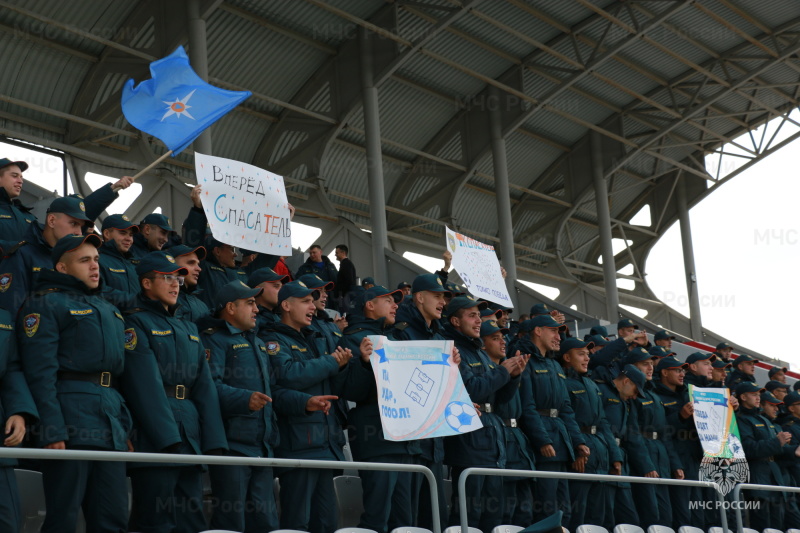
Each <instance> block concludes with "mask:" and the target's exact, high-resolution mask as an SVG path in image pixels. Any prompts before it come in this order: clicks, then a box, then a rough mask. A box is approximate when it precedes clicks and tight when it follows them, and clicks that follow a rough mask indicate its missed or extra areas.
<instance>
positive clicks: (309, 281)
mask: <svg viewBox="0 0 800 533" xmlns="http://www.w3.org/2000/svg"><path fill="white" fill-rule="evenodd" d="M297 281H302V282H303V284H305V286H306V287H308V288H309V289H315V290H320V289H325V290H326V291H331V290H333V288H334V286H335V284H334V283H333V282H332V281H323V280H322V278H321V277H319V276H317V275H316V274H303V275H302V276H300V277H299V278H297Z"/></svg>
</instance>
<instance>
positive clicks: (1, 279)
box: [0, 272, 14, 292]
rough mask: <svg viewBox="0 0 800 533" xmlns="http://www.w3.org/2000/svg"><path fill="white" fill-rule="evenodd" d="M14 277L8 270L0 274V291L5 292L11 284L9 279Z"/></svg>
mask: <svg viewBox="0 0 800 533" xmlns="http://www.w3.org/2000/svg"><path fill="white" fill-rule="evenodd" d="M12 279H14V275H13V274H11V273H10V272H8V273H6V274H0V292H6V291H7V290H8V288H9V287H10V286H11V280H12Z"/></svg>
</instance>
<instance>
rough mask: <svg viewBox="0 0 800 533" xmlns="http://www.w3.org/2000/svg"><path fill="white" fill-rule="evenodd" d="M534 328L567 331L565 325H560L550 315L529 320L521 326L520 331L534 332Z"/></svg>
mask: <svg viewBox="0 0 800 533" xmlns="http://www.w3.org/2000/svg"><path fill="white" fill-rule="evenodd" d="M534 328H556V329H558V330H559V331H560V330H562V329H567V326H566V325H565V324H559V323H558V322H556V319H555V318H553V317H551V316H550V315H539V316H535V317H533V318H529V319H528V320H524V321H523V322H522V323H521V324H520V325H519V329H520V331H533V329H534Z"/></svg>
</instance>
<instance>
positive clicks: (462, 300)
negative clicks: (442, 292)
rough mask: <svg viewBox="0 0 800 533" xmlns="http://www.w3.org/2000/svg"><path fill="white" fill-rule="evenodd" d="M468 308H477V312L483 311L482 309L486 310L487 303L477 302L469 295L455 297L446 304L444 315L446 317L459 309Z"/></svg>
mask: <svg viewBox="0 0 800 533" xmlns="http://www.w3.org/2000/svg"><path fill="white" fill-rule="evenodd" d="M470 307H477V308H478V310H479V311H483V310H484V309H488V307H489V303H488V302H479V301H478V300H476V299H475V298H473V297H472V296H469V295H464V296H456V297H455V298H453V299H452V300H450V303H449V304H447V308H446V309H445V314H446V315H447V316H450V315H452V314H453V313H455V312H456V311H458V310H459V309H469V308H470Z"/></svg>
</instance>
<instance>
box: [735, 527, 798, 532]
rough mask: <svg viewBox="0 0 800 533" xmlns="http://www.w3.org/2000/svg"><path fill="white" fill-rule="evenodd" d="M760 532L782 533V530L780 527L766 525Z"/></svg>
mask: <svg viewBox="0 0 800 533" xmlns="http://www.w3.org/2000/svg"><path fill="white" fill-rule="evenodd" d="M745 531H746V530H745ZM790 531H791V530H790ZM761 533H783V531H781V530H780V529H775V528H774V527H768V528H766V529H765V530H764V531H762V532H761Z"/></svg>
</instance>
